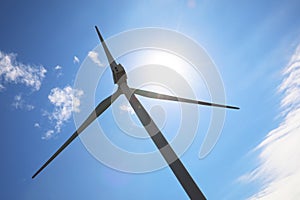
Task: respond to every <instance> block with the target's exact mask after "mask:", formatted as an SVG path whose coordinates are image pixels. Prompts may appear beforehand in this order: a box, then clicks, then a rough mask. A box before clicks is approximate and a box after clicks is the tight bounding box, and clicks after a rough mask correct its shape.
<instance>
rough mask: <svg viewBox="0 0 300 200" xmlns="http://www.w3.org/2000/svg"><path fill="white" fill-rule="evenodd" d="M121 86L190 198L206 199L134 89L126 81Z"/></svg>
mask: <svg viewBox="0 0 300 200" xmlns="http://www.w3.org/2000/svg"><path fill="white" fill-rule="evenodd" d="M120 88H121V90H122V92H123V93H124V94H125V96H126V98H127V100H128V101H129V103H130V105H131V106H132V108H133V109H134V111H135V113H136V114H137V116H138V118H139V120H140V121H141V123H142V124H143V126H144V127H145V129H146V131H147V132H148V134H149V135H150V137H151V139H152V141H153V142H154V143H155V145H156V147H157V148H158V149H159V151H160V153H161V154H162V156H163V157H164V159H165V160H166V162H167V163H168V165H169V166H170V168H171V170H172V171H173V173H174V174H175V176H176V178H177V180H178V181H179V183H180V184H181V186H182V187H183V188H184V190H185V192H186V193H187V194H188V196H189V198H190V199H200V200H203V199H204V200H205V199H206V198H205V196H204V195H203V193H202V192H201V190H200V189H199V187H198V186H197V184H196V183H195V181H194V180H193V178H192V177H191V175H190V174H189V172H188V171H187V169H186V168H185V167H184V165H183V164H182V162H181V161H180V159H179V158H178V156H177V155H176V153H175V152H174V150H173V149H172V147H171V146H170V144H169V143H168V141H167V140H166V138H165V137H164V136H163V134H162V133H161V131H160V130H159V129H158V127H157V126H156V124H155V123H154V121H153V120H152V119H151V117H150V116H149V114H148V113H147V111H146V110H145V108H144V107H143V105H142V104H141V103H140V102H139V100H138V99H137V98H136V96H135V95H134V93H133V91H132V89H130V88H129V87H128V85H127V84H126V82H124V83H122V84H121V85H120Z"/></svg>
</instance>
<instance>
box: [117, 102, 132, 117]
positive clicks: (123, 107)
mask: <svg viewBox="0 0 300 200" xmlns="http://www.w3.org/2000/svg"><path fill="white" fill-rule="evenodd" d="M120 109H121V110H122V111H125V112H129V113H130V114H132V115H134V114H135V112H134V110H133V108H132V107H131V106H130V105H124V104H123V105H121V106H120Z"/></svg>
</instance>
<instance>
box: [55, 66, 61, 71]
mask: <svg viewBox="0 0 300 200" xmlns="http://www.w3.org/2000/svg"><path fill="white" fill-rule="evenodd" d="M61 68H62V67H61V66H60V65H56V66H55V67H54V69H55V70H60V69H61Z"/></svg>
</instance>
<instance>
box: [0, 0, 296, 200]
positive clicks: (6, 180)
mask: <svg viewBox="0 0 300 200" xmlns="http://www.w3.org/2000/svg"><path fill="white" fill-rule="evenodd" d="M299 8H300V2H299V1H296V0H294V1H293V0H289V1H278V0H273V1H269V0H267V1H230V0H229V1H223V0H220V1H214V0H212V1H208V0H203V1H200V0H185V1H183V0H182V1H179V0H177V1H175V0H164V1H159V0H154V1H145V0H141V1H132V0H131V1H121V0H120V1H116V0H113V1H100V0H99V1H96V0H92V1H80V0H79V1H57V0H53V1H47V2H46V1H33V0H28V1H16V0H10V1H5V0H4V1H1V4H0V19H1V20H0V27H1V31H0V119H1V127H2V129H1V131H0V134H1V136H2V137H1V140H0V157H1V165H0V177H1V179H0V185H1V189H0V199H14V200H19V199H22V200H33V199H36V200H39V199H51V200H52V199H55V200H60V199H74V200H77V199H78V200H79V199H89V200H94V199H95V200H96V199H188V196H187V195H186V193H185V191H184V190H183V189H182V187H181V185H180V184H179V182H178V181H177V179H176V178H175V176H174V174H173V173H172V171H171V170H170V168H168V167H163V168H161V169H159V170H154V171H151V170H150V172H147V173H128V172H124V170H123V171H120V170H118V169H116V167H112V166H111V167H110V166H109V164H107V163H105V162H100V161H99V160H97V159H96V158H95V157H97V156H95V155H92V154H91V153H90V152H89V151H90V149H89V147H86V143H85V141H87V140H89V141H90V142H91V143H93V144H91V145H96V146H97V145H98V144H99V146H98V147H97V148H99V149H98V150H100V153H99V156H104V157H105V156H106V157H105V158H108V159H111V160H110V161H112V162H115V163H117V164H120V168H122V167H124V168H122V169H125V168H126V169H129V168H130V166H132V165H133V166H138V167H140V166H145V167H149V168H151V166H152V164H153V163H154V160H151V159H149V160H147V161H146V162H143V163H142V162H138V161H137V162H136V163H131V161H129V160H126V159H125V158H123V159H120V160H119V158H118V157H116V156H113V153H112V152H110V150H107V149H106V148H105V147H104V146H103V145H102V144H104V143H103V142H102V141H97V140H96V139H95V138H94V136H93V134H98V132H97V131H93V130H94V129H93V128H90V129H89V130H87V133H86V134H85V132H83V133H82V138H81V139H79V138H77V139H76V140H74V141H73V142H72V144H71V145H70V146H69V147H68V148H66V149H65V151H64V152H62V154H61V155H59V156H58V157H57V158H56V159H55V160H54V161H53V162H52V163H51V164H50V165H49V166H48V167H47V168H46V169H45V170H44V171H43V172H42V173H41V174H39V175H38V176H37V177H36V178H35V179H31V176H32V175H33V174H34V173H35V172H36V170H37V169H38V168H39V167H40V166H41V165H42V164H43V163H44V162H45V161H46V160H47V159H48V158H49V157H50V156H51V155H52V154H53V153H54V152H55V151H56V150H57V149H58V148H59V147H60V145H62V144H63V142H64V141H65V140H66V139H67V138H69V137H70V135H71V134H72V133H73V132H74V130H75V129H76V125H78V124H77V121H76V116H79V118H77V119H80V117H84V116H85V112H84V111H85V110H89V108H92V107H94V105H96V104H97V103H98V102H100V101H102V100H103V99H104V98H106V97H107V96H108V95H110V94H111V92H112V91H113V90H114V87H115V86H114V84H113V79H112V75H111V72H110V71H109V70H107V68H106V66H107V65H106V64H105V63H107V61H106V60H105V58H104V57H101V56H100V55H98V52H97V51H96V50H99V49H101V46H98V45H99V39H98V36H97V34H96V32H95V29H94V26H95V25H97V26H98V27H99V29H100V30H101V33H102V34H103V36H104V38H106V39H108V40H109V38H112V39H111V41H112V43H111V44H113V38H116V35H118V34H120V33H123V32H124V31H129V30H134V29H137V30H142V29H143V28H144V29H145V28H149V27H152V28H153V27H154V28H162V29H163V30H170V31H174V32H175V33H178V34H181V35H184V36H186V37H187V38H189V39H190V40H191V41H193V42H194V43H195V44H196V43H197V44H198V45H199V46H201V47H202V48H203V49H204V50H205V52H206V53H207V55H208V56H209V57H210V58H211V60H212V61H213V63H214V65H215V66H216V68H217V70H218V73H219V75H220V77H221V79H222V83H223V87H224V89H225V96H226V103H227V104H230V105H235V106H239V107H240V108H241V109H240V110H238V111H236V110H227V111H226V118H225V120H224V126H223V129H222V132H221V135H220V137H219V138H218V140H217V142H216V145H215V146H214V147H213V148H212V151H210V152H209V153H208V154H207V155H205V156H204V157H201V156H199V152H200V149H201V145H203V141H204V139H205V137H206V133H207V130H208V128H209V126H210V124H212V122H211V121H210V119H211V117H212V109H211V108H209V107H203V106H196V107H195V106H194V107H189V106H188V105H183V104H177V103H174V102H171V103H170V102H166V101H159V100H153V99H146V98H143V97H139V99H140V101H141V102H142V103H143V104H144V105H145V107H146V109H147V110H148V111H149V112H150V114H151V116H153V117H154V119H155V120H156V121H157V124H158V126H159V127H160V128H161V129H162V132H163V134H164V135H165V137H166V138H167V139H168V140H169V141H173V139H174V138H176V137H177V135H176V134H177V132H178V130H179V129H180V126H181V125H182V124H184V123H186V120H188V123H187V124H188V126H187V129H184V130H185V131H186V130H190V129H189V128H191V129H192V128H193V127H195V132H194V133H195V136H193V137H192V136H191V135H189V134H190V132H189V131H187V132H186V134H187V135H188V136H187V137H192V139H193V140H192V141H191V145H190V146H189V147H188V148H187V150H186V151H184V153H183V154H182V155H181V160H182V162H183V163H184V165H185V167H186V168H187V169H188V171H189V172H190V174H191V176H192V177H193V179H194V180H195V182H196V183H197V184H198V186H199V187H200V188H201V190H202V191H203V193H204V194H205V196H206V197H207V198H208V199H216V200H219V199H227V200H232V199H234V200H235V199H237V200H240V199H268V200H269V199H270V200H281V199H292V200H293V199H295V200H296V199H300V190H299V185H300V160H299V158H300V20H299V19H300V14H299V13H300V12H299ZM142 39H143V40H145V41H146V40H151V39H153V38H151V36H148V38H147V37H145V38H143V37H142ZM154 39H155V38H154ZM168 39H170V38H167V37H166V38H165V40H166V41H168ZM126 42H128V41H124V44H125V43H126ZM181 42H182V41H178V43H177V42H176V45H178V46H180V45H181ZM128 43H130V42H128ZM176 45H175V44H174V46H176ZM122 47H123V46H122ZM112 48H113V47H112ZM99 51H101V50H99ZM189 53H190V54H192V53H193V55H197V52H189ZM172 56H173V57H172ZM199 56H200V53H199ZM118 62H120V63H122V64H123V65H124V67H125V69H128V71H129V72H130V73H131V75H130V77H136V81H137V82H136V84H140V85H141V86H142V87H143V88H145V89H148V90H153V91H154V90H156V91H159V92H161V93H166V94H168V93H169V94H172V91H171V90H168V89H166V88H164V87H163V86H164V84H166V85H167V84H168V81H169V82H170V83H171V82H177V81H178V80H179V79H180V77H181V78H182V77H183V78H188V79H189V80H188V81H187V82H185V81H184V80H182V82H180V84H178V85H177V86H176V84H175V86H174V85H173V89H174V91H173V92H174V93H176V94H179V95H185V94H189V93H188V92H189V91H194V92H195V96H194V97H195V98H197V99H202V100H206V101H210V100H211V99H210V95H211V94H210V93H209V92H208V91H207V87H208V86H207V85H205V84H206V83H205V78H206V77H202V79H201V77H200V78H199V76H196V75H195V72H194V71H191V70H189V68H190V67H191V64H190V63H188V62H187V61H184V60H183V59H179V57H176V56H175V57H174V55H171V54H169V55H168V53H166V52H163V51H158V50H157V51H153V50H146V51H144V52H142V51H141V52H133V53H131V54H128V55H122V56H121V57H120V58H118ZM151 64H152V65H151ZM90 65H91V66H90ZM140 65H141V66H142V68H140V69H142V71H146V70H150V69H154V70H155V69H161V70H160V72H157V71H156V72H155V73H157V74H155V73H154V74H152V75H150V72H149V74H147V76H145V77H143V76H139V75H137V74H135V71H134V70H133V69H134V67H136V66H140ZM163 65H165V66H169V67H170V68H169V70H170V69H174V71H173V72H174V74H173V75H172V73H171V72H170V73H169V72H165V74H164V72H163V70H164V69H166V68H163V67H162V66H163ZM88 66H90V67H88ZM153 66H154V68H151V67H153ZM155 66H157V68H155ZM173 67H174V68H173ZM82 69H85V70H87V71H88V72H89V73H90V75H87V76H82V77H81V76H80V75H82V73H79V72H81V71H80V70H82ZM101 70H102V71H103V74H102V76H101V79H99V82H98V83H97V84H96V86H95V90H93V91H92V93H89V91H87V90H85V89H84V88H85V87H84V86H82V87H81V86H80V84H79V86H80V87H79V86H78V84H77V82H76V81H78V79H80V77H81V78H83V80H84V81H83V82H84V84H87V85H86V86H89V84H92V82H93V81H94V79H93V77H94V76H95V77H97V76H96V75H97V73H100V71H101ZM209 70H210V69H209ZM209 70H208V71H209ZM94 72H95V73H94ZM177 76H178V79H177V78H176V77H177ZM174 77H175V78H174ZM151 78H153V79H157V80H159V78H162V79H163V81H165V82H161V81H158V82H157V83H156V84H152V85H151V84H145V85H142V83H140V82H138V81H143V80H146V81H148V80H150V79H151ZM85 79H86V80H85ZM215 80H216V82H215V84H216V85H217V84H218V81H217V79H215ZM150 82H151V81H150ZM178 82H179V81H178ZM130 83H131V82H130ZM213 83H214V82H213ZM132 84H134V82H132ZM185 84H186V85H187V86H189V87H190V88H188V87H186V89H185ZM170 87H171V86H170ZM189 89H190V90H189ZM89 94H91V95H93V100H92V103H93V104H90V102H89V101H88V100H87V96H88V95H89ZM189 97H191V96H189ZM221 103H222V102H221ZM88 106H90V107H88ZM184 106H186V107H184ZM182 108H184V109H190V110H191V111H193V112H194V114H196V116H198V118H196V117H193V115H192V114H188V115H185V114H184V112H183V111H182V110H181V109H182ZM195 108H196V109H195ZM74 116H75V117H74ZM74 119H75V122H74ZM125 119H127V120H131V121H126V120H125ZM79 121H80V120H79ZM97 122H98V123H95V124H94V125H96V124H98V125H100V127H101V129H102V130H103V132H104V133H105V138H106V139H108V140H110V141H112V143H113V144H114V145H116V146H117V147H120V148H121V149H125V150H126V151H129V152H136V153H147V152H152V151H155V150H156V148H155V145H154V144H153V142H152V141H151V140H150V139H149V138H148V137H147V134H146V132H145V131H144V130H143V128H142V126H141V124H140V123H139V121H138V120H137V118H136V115H135V114H134V112H133V110H132V108H131V107H130V106H129V104H128V103H127V102H126V101H125V98H124V97H121V98H120V99H119V100H118V101H117V102H115V104H114V105H113V106H112V107H111V108H109V109H108V110H106V111H105V112H104V113H103V114H102V115H101V116H100V117H99V119H98V120H97ZM122 123H123V124H122ZM84 134H85V135H84ZM152 161H153V162H152ZM125 171H126V170H125Z"/></svg>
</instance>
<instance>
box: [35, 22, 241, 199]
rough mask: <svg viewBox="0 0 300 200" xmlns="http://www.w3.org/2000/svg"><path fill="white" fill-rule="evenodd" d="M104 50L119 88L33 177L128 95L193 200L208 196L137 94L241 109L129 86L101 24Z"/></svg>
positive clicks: (147, 129) (100, 36)
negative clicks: (120, 97)
mask: <svg viewBox="0 0 300 200" xmlns="http://www.w3.org/2000/svg"><path fill="white" fill-rule="evenodd" d="M95 28H96V31H97V34H98V36H99V39H100V41H101V44H102V46H103V49H104V51H105V54H106V57H107V59H108V62H109V64H110V68H111V71H112V74H113V80H114V83H115V84H117V85H118V89H117V91H116V92H114V93H113V94H112V95H111V96H109V97H107V98H106V99H104V100H103V101H102V102H100V103H99V104H98V105H97V107H96V108H95V109H94V110H93V111H92V113H91V114H90V115H89V116H88V117H87V119H86V120H85V121H84V122H83V123H82V124H81V126H80V127H79V128H78V129H77V130H76V131H75V132H74V133H73V134H72V136H71V137H70V138H69V139H68V140H67V141H66V142H65V143H64V144H63V145H62V146H61V147H60V148H59V149H58V150H57V151H56V152H55V153H54V154H53V155H52V156H51V157H50V158H49V159H48V160H47V162H45V164H44V165H42V167H41V168H40V169H39V170H38V171H37V172H36V173H35V174H34V175H33V176H32V178H35V177H36V176H37V175H38V174H39V173H40V172H41V171H42V170H43V169H44V168H45V167H46V166H47V165H48V164H49V163H50V162H51V161H52V160H53V159H54V158H55V157H56V156H58V154H60V153H61V152H62V151H63V150H64V149H65V148H66V147H67V146H68V145H69V144H70V143H71V142H72V141H73V140H74V139H75V138H76V137H77V136H78V135H79V134H80V133H82V132H83V131H84V130H85V128H87V127H88V126H89V125H90V124H91V123H92V122H93V121H94V120H95V119H97V117H99V116H100V115H101V114H102V113H103V112H104V111H105V110H106V109H107V108H108V107H109V106H110V105H111V104H112V103H113V102H114V101H115V100H116V99H117V98H118V97H119V96H120V95H122V94H123V95H125V97H126V98H127V100H128V101H129V103H130V105H131V107H132V108H133V110H134V112H135V113H136V115H137V117H138V118H139V120H140V122H141V123H142V125H143V126H144V128H145V129H146V131H147V132H148V134H149V136H150V137H151V139H152V141H153V142H154V144H155V145H156V147H157V148H158V149H159V151H160V153H161V155H162V156H163V157H164V159H165V161H166V162H167V163H168V165H169V167H170V168H171V170H172V171H173V173H174V174H175V176H176V178H177V180H178V181H179V183H180V184H181V186H182V187H183V189H184V190H185V192H186V193H187V195H188V196H189V197H190V198H191V199H206V198H205V196H204V194H203V193H202V192H201V190H200V189H199V187H198V186H197V184H196V183H195V181H194V180H193V178H192V177H191V175H190V174H189V172H188V171H187V169H186V168H185V167H184V165H183V164H182V162H181V161H180V159H179V158H178V156H177V155H176V153H175V152H174V150H173V149H172V147H171V146H170V144H169V143H168V141H167V140H166V138H165V137H164V136H163V134H162V132H161V131H160V130H159V129H158V127H157V125H156V124H155V122H154V121H153V120H152V119H151V117H150V115H149V114H148V112H147V111H146V110H145V108H144V106H143V105H142V104H141V103H140V101H139V100H138V99H137V98H136V95H140V96H144V97H149V98H154V99H162V100H170V101H178V102H184V103H192V104H199V105H204V106H214V107H221V108H229V109H239V108H238V107H235V106H229V105H222V104H216V103H211V102H205V101H197V100H192V99H186V98H181V97H174V96H170V95H165V94H159V93H156V92H151V91H146V90H141V89H134V88H130V87H129V86H128V85H127V75H126V72H125V69H124V67H123V66H122V65H121V64H118V63H116V61H115V60H114V58H113V56H112V55H111V53H110V51H109V49H108V47H107V46H106V43H105V42H104V39H103V37H102V35H101V34H100V31H99V29H98V27H97V26H95Z"/></svg>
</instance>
